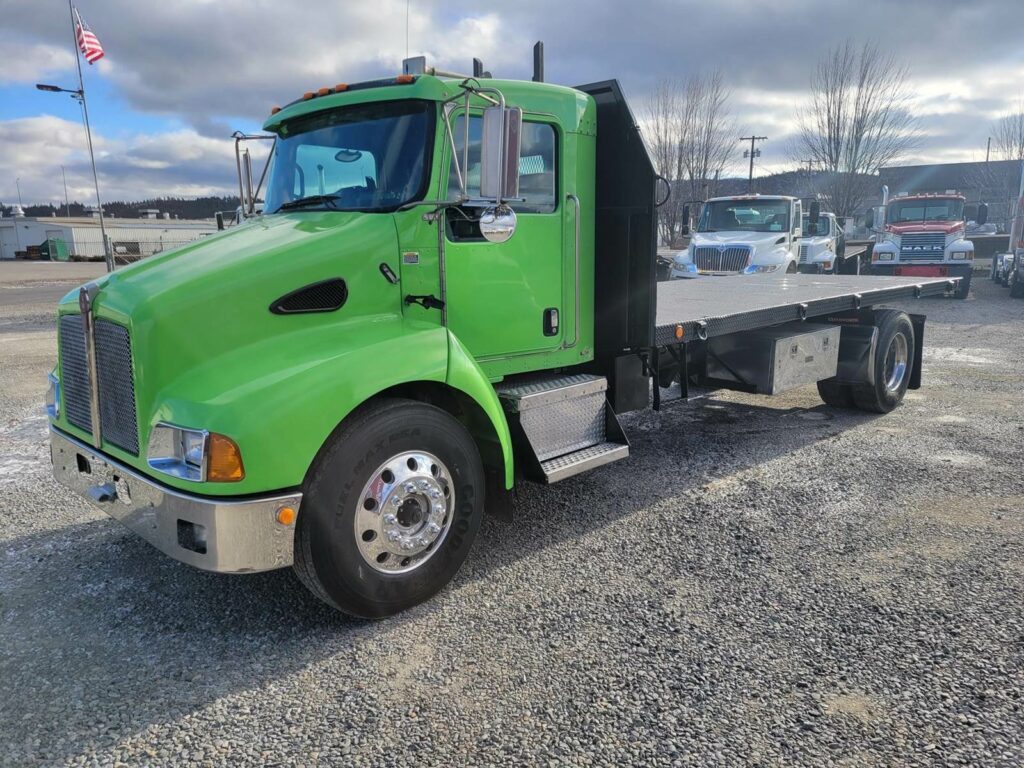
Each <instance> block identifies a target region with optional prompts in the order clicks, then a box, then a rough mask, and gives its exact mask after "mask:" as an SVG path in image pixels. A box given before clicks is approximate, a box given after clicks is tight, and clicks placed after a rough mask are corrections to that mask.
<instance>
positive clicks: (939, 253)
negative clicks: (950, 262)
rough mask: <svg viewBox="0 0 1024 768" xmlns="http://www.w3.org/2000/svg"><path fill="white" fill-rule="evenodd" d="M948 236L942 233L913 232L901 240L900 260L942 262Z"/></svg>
mask: <svg viewBox="0 0 1024 768" xmlns="http://www.w3.org/2000/svg"><path fill="white" fill-rule="evenodd" d="M945 250H946V235H945V234H943V233H942V232H913V233H911V234H909V235H903V236H902V237H901V238H900V259H901V260H903V261H942V260H943V257H944V254H945Z"/></svg>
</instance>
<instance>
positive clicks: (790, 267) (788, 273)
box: [786, 261, 797, 275]
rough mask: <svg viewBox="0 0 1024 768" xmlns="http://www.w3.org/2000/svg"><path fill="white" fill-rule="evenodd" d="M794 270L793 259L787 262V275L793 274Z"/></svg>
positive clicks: (795, 269)
mask: <svg viewBox="0 0 1024 768" xmlns="http://www.w3.org/2000/svg"><path fill="white" fill-rule="evenodd" d="M796 272H797V265H796V262H795V261H791V262H789V266H788V267H786V274H787V275H795V274H796Z"/></svg>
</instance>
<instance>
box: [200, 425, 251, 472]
mask: <svg viewBox="0 0 1024 768" xmlns="http://www.w3.org/2000/svg"><path fill="white" fill-rule="evenodd" d="M207 450H208V451H209V455H208V457H207V460H206V479H207V480H208V481H210V482H211V483H237V482H238V481H239V480H241V479H243V478H244V477H245V467H243V466H242V452H241V451H239V450H238V445H237V444H236V443H235V441H234V440H232V439H231V438H230V437H225V436H224V435H218V434H217V433H216V432H211V433H210V438H209V443H208V444H207Z"/></svg>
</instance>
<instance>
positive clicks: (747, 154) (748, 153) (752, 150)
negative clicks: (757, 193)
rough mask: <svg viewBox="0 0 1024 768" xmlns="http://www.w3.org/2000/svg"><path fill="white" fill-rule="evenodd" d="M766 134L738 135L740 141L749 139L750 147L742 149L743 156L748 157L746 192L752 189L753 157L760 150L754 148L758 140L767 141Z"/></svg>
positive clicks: (758, 154)
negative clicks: (748, 173)
mask: <svg viewBox="0 0 1024 768" xmlns="http://www.w3.org/2000/svg"><path fill="white" fill-rule="evenodd" d="M767 140H768V137H767V136H740V141H749V142H750V149H749V150H747V151H744V153H743V156H744V157H749V158H750V175H749V176H748V177H747V192H748V193H750V192H753V191H754V158H755V157H760V156H761V150H759V149H757V148H756V143H757V142H758V141H767Z"/></svg>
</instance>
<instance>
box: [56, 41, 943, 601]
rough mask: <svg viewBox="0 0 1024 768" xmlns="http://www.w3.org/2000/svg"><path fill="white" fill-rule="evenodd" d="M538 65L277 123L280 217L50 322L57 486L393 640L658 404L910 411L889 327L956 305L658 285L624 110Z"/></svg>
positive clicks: (211, 566)
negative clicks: (54, 334) (546, 494)
mask: <svg viewBox="0 0 1024 768" xmlns="http://www.w3.org/2000/svg"><path fill="white" fill-rule="evenodd" d="M536 53H537V52H535V75H534V80H533V81H531V82H521V81H512V80H498V79H493V78H489V77H487V76H486V74H485V73H484V72H483V71H482V67H480V68H479V69H478V71H475V72H474V75H473V76H464V75H452V74H446V73H444V72H441V71H438V70H435V69H432V68H430V67H428V66H427V65H426V63H425V62H424V61H422V60H419V61H410V62H407V66H406V69H405V71H404V72H403V73H402V74H401V75H398V76H393V77H387V78H384V79H381V80H376V81H372V82H367V83H354V84H338V85H336V86H331V87H325V88H321V89H320V90H318V91H315V92H309V93H306V94H303V96H302V97H300V98H299V99H297V100H295V101H294V102H292V103H291V104H288V105H287V106H285V107H284V108H283V109H275V110H274V111H273V113H272V114H271V116H270V117H269V118H268V120H267V122H266V125H265V126H264V127H265V130H266V131H268V132H269V133H270V134H273V135H274V136H275V137H276V139H275V146H274V150H273V163H272V166H271V170H270V172H269V174H268V175H267V185H266V192H265V205H264V209H263V211H262V212H261V213H258V212H255V211H250V212H249V214H250V215H248V216H247V217H246V219H245V221H244V222H243V223H241V224H239V225H238V226H235V227H231V228H230V229H227V230H226V231H224V232H221V233H218V234H217V235H215V236H212V237H210V238H206V239H204V240H201V241H198V242H196V243H193V244H189V245H187V246H184V247H182V248H179V249H177V250H175V251H169V252H165V253H162V254H159V255H156V256H153V257H151V258H148V259H145V260H142V261H140V262H138V263H137V264H134V265H132V266H130V267H128V268H126V269H123V270H119V271H118V272H116V273H113V274H112V275H108V276H105V277H103V278H101V279H99V280H97V281H95V282H92V283H89V284H87V285H85V286H83V287H82V288H81V289H80V290H79V291H78V292H77V293H76V294H71V295H69V296H68V297H66V298H65V300H63V301H62V302H61V304H60V306H59V321H58V352H59V354H58V365H57V367H56V369H55V370H54V372H53V373H52V375H51V377H50V394H49V397H48V403H47V407H48V411H49V416H50V425H51V433H50V434H51V447H52V450H51V454H52V460H53V470H54V473H55V476H56V478H57V479H58V480H59V481H60V482H61V483H63V484H64V485H66V486H68V487H70V488H72V489H74V490H75V491H77V492H79V493H80V494H82V495H83V496H84V497H86V498H88V499H90V500H91V501H92V502H93V503H95V504H96V505H97V506H99V507H100V508H102V509H103V510H105V511H106V512H107V513H108V514H109V515H111V516H112V517H115V518H116V519H118V520H120V521H121V522H123V523H124V524H125V525H127V526H128V527H129V528H131V529H132V530H133V531H135V532H136V533H137V534H139V535H140V536H142V537H143V538H144V539H146V540H147V541H149V542H150V543H151V544H153V545H154V546H155V547H156V548H158V549H160V550H161V551H163V552H164V553H166V554H168V555H170V556H171V557H174V558H176V559H178V560H180V561H183V562H185V563H188V564H191V565H193V566H196V567H198V568H203V569H206V570H211V571H217V572H223V573H247V572H255V571H263V570H269V569H273V568H280V567H287V566H293V567H294V568H295V571H296V572H297V574H298V575H299V577H300V579H301V580H302V582H303V583H304V584H305V585H306V586H307V587H308V588H309V589H310V590H311V591H312V592H313V594H315V595H316V596H317V597H319V598H320V599H322V600H323V601H325V602H326V603H328V604H330V605H332V606H334V607H336V608H338V609H340V610H342V611H345V612H348V613H351V614H356V615H360V616H370V617H380V616H386V615H390V614H394V613H396V612H398V611H401V610H403V609H405V608H408V607H410V606H412V605H415V604H417V603H420V602H422V601H424V600H426V599H428V598H429V597H431V596H432V595H434V594H435V593H436V592H437V591H438V590H440V589H441V588H442V587H443V586H444V585H445V584H446V583H447V582H448V581H449V580H450V579H451V578H452V576H453V575H454V574H455V573H456V571H457V570H458V569H459V566H460V565H461V564H462V562H463V561H464V559H465V557H466V554H467V552H468V550H469V548H470V545H471V544H472V542H473V538H474V536H475V534H476V532H477V529H478V528H479V526H480V522H481V518H482V515H483V513H484V511H485V509H488V510H498V509H502V508H503V507H505V506H507V505H508V499H509V494H510V492H511V491H512V489H513V488H514V487H515V486H516V484H517V483H521V482H524V481H534V482H539V483H555V482H561V481H564V480H566V479H567V478H570V477H573V476H576V475H578V474H579V473H581V472H584V471H588V470H590V471H598V470H600V469H601V468H602V467H607V466H609V465H610V464H611V463H612V462H617V461H621V460H625V459H627V457H628V454H629V442H628V439H627V436H626V434H625V433H624V430H623V428H622V426H621V425H620V423H619V418H618V417H619V416H621V415H622V414H624V413H628V412H631V411H637V410H641V409H646V408H652V407H653V408H659V407H661V405H662V402H661V400H662V396H663V392H668V391H669V390H668V389H667V388H669V387H672V391H673V392H674V391H677V390H678V391H679V392H680V393H681V395H684V396H685V395H687V394H689V393H690V391H691V388H696V387H703V388H707V387H718V388H726V389H734V390H740V391H743V392H752V393H758V394H765V395H771V394H775V393H778V392H781V391H785V390H788V389H790V388H792V387H795V386H800V385H808V384H815V383H816V384H817V386H818V389H819V392H820V393H821V396H822V397H823V399H824V400H825V402H826V403H829V404H831V405H833V406H836V407H843V408H860V409H864V410H868V411H874V412H881V413H884V412H887V411H890V410H892V409H893V408H895V407H896V406H897V405H898V404H899V403H900V401H901V400H902V398H903V395H904V393H905V392H906V390H907V389H908V388H917V387H919V386H920V385H921V350H922V344H923V331H924V317H923V316H922V315H907V314H904V313H903V312H899V311H895V310H890V309H883V308H880V305H881V304H883V303H885V302H889V301H896V300H904V299H910V298H913V297H918V296H925V295H930V294H936V293H942V292H943V291H945V290H946V289H947V288H950V287H951V286H953V285H954V283H955V280H951V279H934V278H932V279H929V278H920V277H887V278H869V277H863V278H862V277H857V276H847V275H840V276H833V275H803V274H785V275H751V276H740V277H737V278H733V279H729V280H720V281H714V280H706V281H673V282H666V283H660V284H659V283H657V282H656V280H655V252H656V251H655V248H656V241H657V238H656V226H655V214H656V209H655V203H656V197H655V195H656V189H655V187H656V184H655V179H656V174H655V170H654V168H653V165H652V163H651V160H650V157H649V156H648V153H647V150H646V148H645V146H644V142H643V139H642V137H641V135H640V132H639V129H638V127H637V122H636V120H635V119H634V117H633V114H632V113H631V111H630V109H629V106H628V104H627V103H626V100H625V98H624V96H623V94H622V90H621V88H620V87H619V85H618V83H617V82H616V81H605V82H598V83H591V84H589V85H583V86H580V87H577V88H567V87H561V86H556V85H552V84H549V83H545V82H543V66H542V64H543V62H542V58H541V56H539V55H536ZM247 186H248V188H251V186H252V185H251V180H250V181H249V182H248V185H247ZM253 214H255V215H253Z"/></svg>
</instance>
